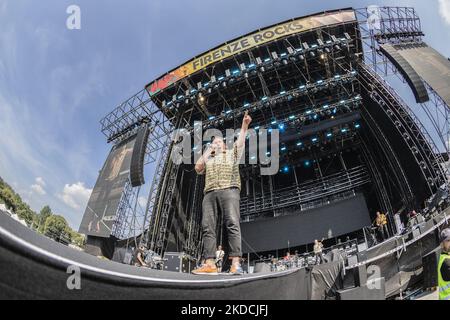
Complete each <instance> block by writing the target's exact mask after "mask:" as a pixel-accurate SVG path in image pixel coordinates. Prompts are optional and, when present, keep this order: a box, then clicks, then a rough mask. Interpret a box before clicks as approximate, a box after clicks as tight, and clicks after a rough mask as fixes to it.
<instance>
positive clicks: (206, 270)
mask: <svg viewBox="0 0 450 320" xmlns="http://www.w3.org/2000/svg"><path fill="white" fill-rule="evenodd" d="M192 273H193V274H204V275H212V276H213V275H218V274H219V273H218V272H217V267H216V266H211V265H209V264H204V265H202V266H201V267H200V268H197V269H195V270H193V271H192Z"/></svg>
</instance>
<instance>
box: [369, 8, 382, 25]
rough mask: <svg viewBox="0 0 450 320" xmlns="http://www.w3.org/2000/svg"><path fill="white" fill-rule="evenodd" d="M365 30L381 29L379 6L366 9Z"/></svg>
mask: <svg viewBox="0 0 450 320" xmlns="http://www.w3.org/2000/svg"><path fill="white" fill-rule="evenodd" d="M367 15H368V18H367V29H368V30H380V29H381V10H380V7H379V6H376V5H371V6H368V7H367Z"/></svg>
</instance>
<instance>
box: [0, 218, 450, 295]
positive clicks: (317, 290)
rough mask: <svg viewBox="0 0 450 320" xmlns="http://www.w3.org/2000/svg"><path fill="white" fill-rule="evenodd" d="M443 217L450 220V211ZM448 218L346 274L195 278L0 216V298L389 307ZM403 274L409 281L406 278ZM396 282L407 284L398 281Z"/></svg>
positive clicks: (323, 268) (337, 270)
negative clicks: (372, 285) (103, 255)
mask: <svg viewBox="0 0 450 320" xmlns="http://www.w3.org/2000/svg"><path fill="white" fill-rule="evenodd" d="M445 214H447V215H448V214H450V209H447V211H446V213H445ZM445 214H442V215H439V216H437V217H435V218H434V219H433V220H432V222H431V223H428V224H427V225H426V226H423V228H422V230H421V232H422V233H421V234H418V235H416V237H413V236H412V235H409V234H407V235H404V236H402V237H396V238H393V239H391V240H389V241H387V242H385V243H383V244H380V245H378V246H375V247H373V248H371V249H369V250H367V251H364V252H361V253H360V254H359V257H358V263H357V264H354V265H349V266H347V267H346V268H345V270H344V261H342V260H338V259H336V261H333V262H329V263H326V264H322V265H318V266H311V267H307V268H293V269H290V270H287V271H281V272H262V273H254V274H245V275H242V276H228V275H220V276H195V275H191V274H185V273H176V272H169V271H159V270H150V269H145V268H136V267H132V266H128V265H124V264H120V263H115V262H111V261H107V260H102V259H99V258H97V257H94V256H92V255H89V254H86V253H84V252H79V251H77V250H74V249H71V248H69V247H67V246H64V245H62V244H59V243H56V242H54V241H52V240H50V239H48V238H46V237H44V236H41V235H39V234H37V233H35V232H34V231H32V230H30V229H28V228H27V227H24V226H23V225H21V224H20V223H18V222H17V221H15V220H13V219H11V218H10V217H9V216H7V215H6V214H3V213H1V214H0V226H1V227H0V268H1V270H2V277H1V280H0V288H1V290H0V298H3V299H6V298H7V299H24V298H27V299H152V300H156V299H179V300H192V299H204V300H277V299H282V300H324V299H342V300H343V299H384V298H386V297H389V296H392V295H394V294H397V293H398V291H399V290H400V289H402V290H404V289H405V288H407V287H408V286H409V285H410V284H411V282H410V281H414V280H415V279H414V278H413V276H412V275H413V274H414V275H416V276H417V275H418V274H420V272H416V271H417V270H419V269H420V268H421V261H422V257H423V256H424V255H426V254H427V253H429V252H431V251H432V250H433V249H434V248H435V247H436V245H437V238H436V237H437V232H436V230H438V227H440V226H441V225H443V224H444V223H446V222H447V221H446V216H445ZM408 239H409V241H408ZM405 240H406V241H405ZM403 249H404V252H403V253H402V252H401V251H402V250H403ZM398 252H400V258H399V257H398V256H397V253H398ZM370 265H378V266H380V267H381V268H382V274H381V275H380V277H381V278H379V279H376V281H381V283H382V286H381V288H380V289H378V290H368V289H367V284H366V282H367V278H366V277H367V275H366V276H364V275H361V272H363V273H366V268H367V267H368V266H370ZM69 266H72V267H73V266H77V267H79V269H80V271H81V278H80V279H81V282H80V287H81V289H80V290H69V289H68V287H67V282H68V279H69V277H70V276H72V274H73V270H74V269H69V270H71V271H72V272H69V273H68V267H69ZM405 272H406V273H408V272H409V275H408V274H406V275H402V273H405ZM358 273H359V274H358ZM398 276H400V277H402V279H400V280H399V278H398ZM416 278H417V277H416ZM363 279H364V280H363ZM69 282H70V281H69Z"/></svg>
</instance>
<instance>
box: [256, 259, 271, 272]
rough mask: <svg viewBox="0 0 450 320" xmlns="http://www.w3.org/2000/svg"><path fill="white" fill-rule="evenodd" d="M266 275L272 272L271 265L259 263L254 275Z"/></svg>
mask: <svg viewBox="0 0 450 320" xmlns="http://www.w3.org/2000/svg"><path fill="white" fill-rule="evenodd" d="M263 272H264V273H266V272H270V265H268V264H267V263H265V262H258V263H256V264H255V268H254V269H253V273H263Z"/></svg>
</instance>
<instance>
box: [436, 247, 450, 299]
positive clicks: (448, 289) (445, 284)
mask: <svg viewBox="0 0 450 320" xmlns="http://www.w3.org/2000/svg"><path fill="white" fill-rule="evenodd" d="M445 259H450V256H449V255H448V254H441V257H440V259H439V264H438V285H439V300H450V281H444V279H442V274H441V267H442V264H443V263H444V261H445Z"/></svg>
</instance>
